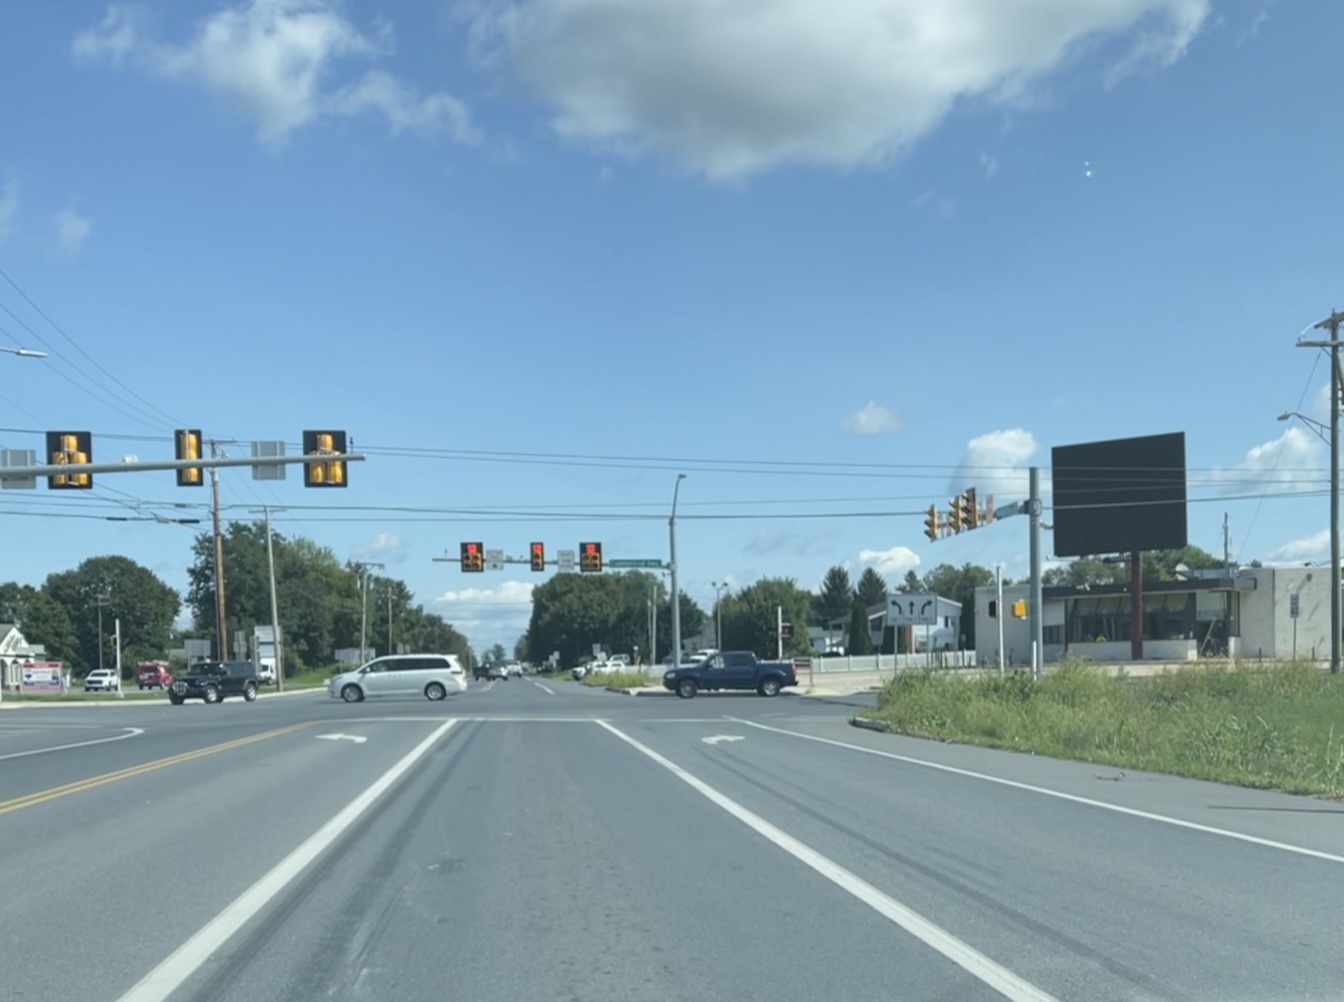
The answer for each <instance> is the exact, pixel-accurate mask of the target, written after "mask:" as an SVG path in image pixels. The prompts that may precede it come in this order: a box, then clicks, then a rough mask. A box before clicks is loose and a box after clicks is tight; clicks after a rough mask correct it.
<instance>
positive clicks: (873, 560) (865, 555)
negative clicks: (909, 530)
mask: <svg viewBox="0 0 1344 1002" xmlns="http://www.w3.org/2000/svg"><path fill="white" fill-rule="evenodd" d="M859 562H860V563H863V564H871V565H872V567H873V568H874V569H875V570H876V571H877V573H879V574H882V575H884V576H891V575H895V574H904V573H905V572H906V571H913V570H914V569H915V568H916V567H918V566H919V565H920V563H922V561H921V560H920V559H919V554H918V553H916V552H915V551H914V550H912V549H910V547H908V546H893V547H892V548H891V549H889V550H860V551H859Z"/></svg>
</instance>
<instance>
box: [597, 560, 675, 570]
mask: <svg viewBox="0 0 1344 1002" xmlns="http://www.w3.org/2000/svg"><path fill="white" fill-rule="evenodd" d="M607 566H608V567H654V568H661V567H662V566H663V562H662V561H661V560H608V561H607Z"/></svg>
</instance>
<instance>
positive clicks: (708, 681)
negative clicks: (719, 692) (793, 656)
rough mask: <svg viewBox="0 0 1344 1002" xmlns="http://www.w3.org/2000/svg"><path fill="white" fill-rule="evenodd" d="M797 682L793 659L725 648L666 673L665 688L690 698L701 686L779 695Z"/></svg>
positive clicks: (712, 688)
mask: <svg viewBox="0 0 1344 1002" xmlns="http://www.w3.org/2000/svg"><path fill="white" fill-rule="evenodd" d="M797 684H798V677H797V675H795V674H794V671H793V662H792V661H761V660H760V659H759V658H757V657H756V655H755V654H753V653H752V652H751V651H723V652H722V653H719V654H715V655H714V656H713V657H712V658H707V659H706V660H704V661H701V662H699V663H698V664H692V665H686V664H683V665H681V666H680V667H677V668H669V669H668V670H667V671H665V672H664V673H663V688H665V689H670V690H671V691H672V692H675V693H676V694H677V695H678V696H680V697H681V698H682V699H691V698H693V697H694V696H695V694H696V693H697V692H699V691H700V690H702V689H704V690H707V691H713V690H715V689H742V690H748V691H749V690H752V689H755V690H756V691H757V692H758V693H760V694H761V695H762V696H778V695H779V693H780V690H781V689H784V688H786V687H788V686H794V685H797Z"/></svg>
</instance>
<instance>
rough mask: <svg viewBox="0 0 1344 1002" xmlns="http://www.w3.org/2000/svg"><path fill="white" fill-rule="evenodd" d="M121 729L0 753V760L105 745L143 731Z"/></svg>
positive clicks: (139, 729)
mask: <svg viewBox="0 0 1344 1002" xmlns="http://www.w3.org/2000/svg"><path fill="white" fill-rule="evenodd" d="M121 730H123V731H125V732H126V733H125V734H114V735H112V736H111V737H110V738H95V739H93V740H92V741H76V742H75V743H74V744H70V745H55V746H53V747H51V748H33V749H30V750H29V751H20V752H10V753H9V754H8V755H0V762H4V761H6V760H8V759H11V758H26V757H27V756H29V755H45V754H46V753H47V752H54V751H66V750H68V749H70V748H87V747H89V746H90V745H105V744H107V743H108V742H110V741H125V740H126V739H127V738H134V737H137V736H139V735H141V734H144V733H145V729H144V728H143V727H123V728H121Z"/></svg>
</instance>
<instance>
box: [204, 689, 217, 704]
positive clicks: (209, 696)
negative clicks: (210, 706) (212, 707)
mask: <svg viewBox="0 0 1344 1002" xmlns="http://www.w3.org/2000/svg"><path fill="white" fill-rule="evenodd" d="M201 695H202V696H203V697H204V698H205V701H206V702H207V703H218V702H219V701H220V697H219V689H217V688H216V687H215V686H213V685H207V686H206V687H205V689H204V691H203V692H202V693H201Z"/></svg>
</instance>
